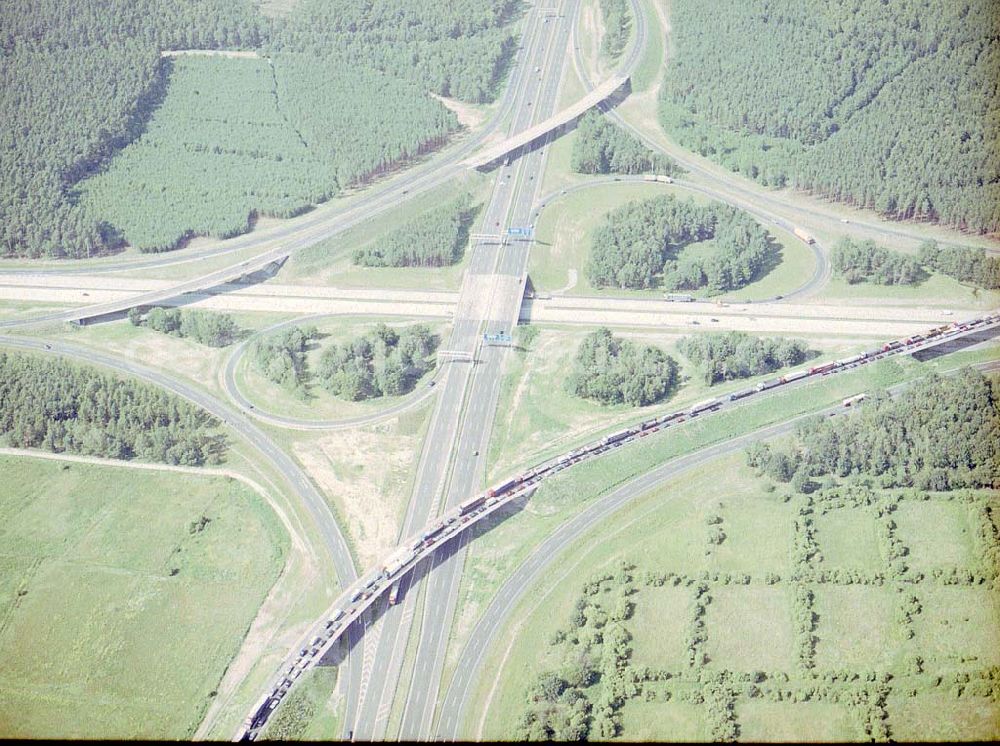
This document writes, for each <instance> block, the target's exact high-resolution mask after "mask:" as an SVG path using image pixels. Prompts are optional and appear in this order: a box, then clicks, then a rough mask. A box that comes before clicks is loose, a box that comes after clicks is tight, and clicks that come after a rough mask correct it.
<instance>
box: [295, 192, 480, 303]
mask: <svg viewBox="0 0 1000 746" xmlns="http://www.w3.org/2000/svg"><path fill="white" fill-rule="evenodd" d="M491 188H492V181H491V180H490V179H488V178H487V177H486V176H484V175H483V174H480V173H478V172H463V173H462V174H460V175H459V176H457V177H456V178H455V179H453V180H451V181H449V182H448V184H446V185H445V186H441V187H438V188H436V189H432V190H431V191H429V192H427V193H426V194H420V195H417V196H415V197H412V198H411V199H408V200H406V201H405V202H403V203H402V204H400V205H399V206H398V207H397V208H394V209H392V210H389V211H387V212H383V213H381V214H379V215H377V216H375V217H373V218H371V219H369V220H365V221H364V222H362V223H359V224H358V225H356V226H354V227H352V228H349V229H348V230H346V231H344V232H343V233H341V234H340V235H338V236H335V237H333V238H329V239H326V240H324V241H320V242H319V243H316V244H315V245H313V246H310V247H308V248H306V249H303V250H302V251H299V252H296V253H295V254H294V255H293V256H292V258H291V259H290V260H289V262H288V263H287V264H286V265H285V266H284V267H283V268H282V270H281V271H280V272H279V273H278V279H277V281H278V282H289V283H301V284H310V285H317V284H319V285H334V286H336V287H343V288H350V287H364V288H372V287H378V288H400V289H416V290H457V289H458V288H459V286H460V285H461V281H462V274H463V273H464V272H465V267H466V266H467V264H468V253H467V252H466V253H465V254H463V257H462V260H461V261H460V262H458V263H457V264H455V265H452V266H450V267H358V266H355V265H354V264H352V263H351V255H352V253H353V252H354V250H355V249H360V248H363V247H364V246H367V245H369V244H371V243H373V242H375V241H376V240H377V239H378V238H379V237H380V236H383V235H385V234H387V233H389V232H390V231H393V230H395V229H397V228H399V227H401V226H402V225H404V224H405V223H407V222H409V221H410V220H412V219H414V218H415V217H417V216H418V215H420V214H421V213H423V212H426V211H428V210H431V209H433V208H435V207H439V206H441V205H442V204H445V203H448V202H451V201H453V200H454V199H456V198H457V197H458V196H459V195H460V194H462V193H463V192H469V193H471V194H472V197H473V204H483V203H484V202H485V201H486V200H487V199H488V198H489V195H490V191H491ZM480 222H481V219H480V218H477V220H476V222H473V224H472V227H471V229H470V230H471V232H476V231H478V230H479V229H480V225H479V223H480Z"/></svg>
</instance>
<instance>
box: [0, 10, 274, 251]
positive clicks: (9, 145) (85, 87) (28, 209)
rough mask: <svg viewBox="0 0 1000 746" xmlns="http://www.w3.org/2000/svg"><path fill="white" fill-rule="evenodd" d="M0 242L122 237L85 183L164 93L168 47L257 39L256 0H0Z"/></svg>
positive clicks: (8, 246)
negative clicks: (90, 208) (89, 200)
mask: <svg viewBox="0 0 1000 746" xmlns="http://www.w3.org/2000/svg"><path fill="white" fill-rule="evenodd" d="M0 25H2V28H3V31H4V34H3V54H0V89H2V90H3V92H4V95H3V96H0V119H2V120H3V121H4V122H6V123H7V124H6V126H4V127H3V128H2V129H0V173H2V175H3V176H2V178H0V215H2V216H3V219H2V220H0V247H2V248H0V251H2V253H3V254H4V255H6V256H33V257H34V256H66V255H68V256H76V257H79V256H84V257H85V256H90V255H92V254H95V253H99V252H102V251H106V250H108V249H109V248H112V247H114V246H115V245H116V244H117V241H118V237H117V235H116V233H115V231H113V230H112V228H111V226H110V225H108V224H107V223H106V221H103V220H102V219H101V218H100V217H99V216H94V215H92V214H90V213H88V212H87V211H86V210H85V209H84V208H83V207H82V206H81V205H79V204H78V202H77V199H76V197H75V195H74V188H75V186H76V185H77V183H78V182H79V181H80V180H81V179H82V178H83V177H85V176H86V175H87V174H90V173H93V172H95V171H97V170H99V169H100V168H101V167H102V166H103V165H105V164H106V163H107V161H108V159H109V158H110V157H111V156H112V155H113V154H114V153H115V152H116V151H117V150H119V149H120V148H122V147H123V146H124V145H125V144H126V143H128V142H129V141H131V140H133V139H135V138H136V137H137V136H138V135H139V133H140V132H141V131H142V129H143V127H144V126H145V122H146V120H147V119H148V117H149V115H150V113H151V112H152V110H153V109H154V108H155V107H156V106H157V105H158V104H159V102H160V101H161V100H162V99H163V97H164V94H165V90H166V86H167V80H168V75H167V67H166V66H165V65H164V64H163V61H162V60H161V58H160V56H159V52H160V50H163V49H182V48H187V47H200V48H204V49H212V48H217V47H231V48H239V47H246V46H256V45H258V44H259V43H260V42H261V40H262V38H263V33H264V25H263V22H262V19H260V18H259V17H258V16H257V13H256V9H255V3H254V2H253V1H252V0H232V1H230V0H206V1H205V2H195V0H111V1H105V0H72V2H70V0H11V1H10V2H5V3H3V4H2V5H0Z"/></svg>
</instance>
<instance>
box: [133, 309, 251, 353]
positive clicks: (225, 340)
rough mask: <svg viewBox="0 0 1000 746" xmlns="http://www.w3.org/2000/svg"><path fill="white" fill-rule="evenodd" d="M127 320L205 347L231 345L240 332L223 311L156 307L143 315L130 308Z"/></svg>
mask: <svg viewBox="0 0 1000 746" xmlns="http://www.w3.org/2000/svg"><path fill="white" fill-rule="evenodd" d="M128 320H129V321H130V322H131V323H132V326H148V327H149V328H150V329H152V330H154V331H157V332H162V333H163V334H174V335H176V336H178V337H187V338H189V339H193V340H194V341H195V342H200V343H201V344H203V345H208V346H209V347H226V346H227V345H231V344H232V343H233V342H235V341H236V338H237V337H238V336H239V334H240V330H239V327H238V326H237V325H236V322H235V321H233V317H232V316H230V315H229V314H227V313H213V312H211V311H198V310H187V309H180V308H160V307H158V306H157V307H155V308H151V309H149V311H147V312H146V313H145V314H143V313H142V310H141V309H139V308H131V309H129V312H128Z"/></svg>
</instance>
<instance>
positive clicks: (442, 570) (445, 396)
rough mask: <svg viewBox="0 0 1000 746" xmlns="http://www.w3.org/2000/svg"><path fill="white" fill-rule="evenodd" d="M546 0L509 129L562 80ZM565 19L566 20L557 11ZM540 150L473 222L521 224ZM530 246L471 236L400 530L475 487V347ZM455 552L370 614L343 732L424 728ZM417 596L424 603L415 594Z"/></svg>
mask: <svg viewBox="0 0 1000 746" xmlns="http://www.w3.org/2000/svg"><path fill="white" fill-rule="evenodd" d="M560 5H562V4H561V3H560V4H555V3H552V4H550V5H548V6H545V5H543V4H540V5H537V6H535V7H534V8H533V9H532V10H531V11H529V13H528V16H527V17H526V19H525V38H526V43H525V44H524V48H523V50H522V57H521V58H520V59H519V60H518V67H519V70H520V72H521V74H522V76H523V77H522V80H523V87H521V88H520V94H519V96H518V99H517V102H518V103H517V105H516V107H515V114H514V119H513V121H512V122H511V128H510V132H511V133H516V132H519V131H522V130H525V129H527V128H529V127H530V126H531V125H532V123H533V122H535V121H538V120H540V119H544V118H545V117H546V116H548V114H550V113H551V111H552V110H553V109H554V108H555V105H556V101H557V93H558V85H559V81H560V79H561V66H562V61H563V54H562V52H563V50H564V49H565V47H566V42H567V39H568V34H569V29H570V27H571V25H570V23H569V21H570V20H571V19H572V18H574V17H575V10H576V4H575V3H573V4H569V7H570V10H569V12H568V13H564V14H563V15H562V17H559V16H555V17H553V16H546V15H544V11H545V10H546V9H547V8H558V7H560ZM566 16H568V18H567V17H566ZM544 154H545V151H544V149H537V150H535V151H533V152H530V153H527V154H524V155H523V156H522V157H520V158H516V159H513V160H512V161H510V162H509V163H507V164H506V165H504V166H502V167H501V168H500V170H499V171H498V172H497V174H496V181H495V184H494V190H493V194H492V195H491V198H490V201H489V203H488V205H487V207H486V209H485V210H484V213H483V222H482V226H481V227H480V231H481V232H482V233H484V234H496V233H501V234H503V233H505V232H506V229H507V228H508V227H522V226H528V225H529V224H530V215H531V206H532V204H534V201H535V196H536V193H537V188H538V184H539V180H540V178H541V173H542V169H543V165H544ZM528 247H529V244H528V243H525V242H519V241H511V242H506V243H504V242H501V243H499V244H498V243H496V242H494V241H483V242H477V243H475V244H474V245H473V247H472V257H471V260H470V266H469V269H468V270H467V272H466V275H465V278H464V282H463V286H462V290H461V292H460V294H459V301H458V307H457V309H456V312H455V324H454V331H453V334H452V338H451V340H450V341H449V342H448V343H447V347H448V349H451V350H465V351H469V352H476V350H477V348H479V349H478V354H477V355H476V357H477V362H476V364H475V365H468V364H463V363H460V362H456V363H452V364H451V366H452V367H451V372H450V373H449V375H448V377H447V379H446V380H445V381H444V383H443V385H439V386H438V388H439V389H440V390H441V393H440V398H439V399H438V401H437V406H436V409H435V411H434V414H433V416H432V424H431V429H430V432H429V433H428V438H427V440H426V442H425V447H424V453H423V454H422V457H421V462H420V466H419V471H418V477H417V481H416V485H415V489H414V493H413V499H412V500H411V503H410V508H409V510H408V512H407V516H406V521H405V522H404V527H403V534H402V535H403V536H408V535H410V533H412V532H413V531H415V530H416V529H417V528H419V527H421V526H423V525H424V524H426V523H427V520H428V518H429V517H431V516H432V515H433V514H434V513H437V512H441V511H442V510H444V509H446V508H448V507H449V506H451V505H454V504H456V503H457V502H459V501H460V500H462V499H464V498H465V497H467V496H468V495H469V494H471V493H472V492H475V491H476V490H477V488H478V487H480V486H481V484H482V479H483V459H482V457H481V455H480V454H485V453H486V450H487V446H488V440H489V435H490V430H491V428H492V419H493V412H494V410H495V406H496V399H497V395H498V392H499V383H500V374H501V369H502V365H501V363H502V355H503V348H502V347H495V346H489V345H486V346H484V345H482V334H483V333H495V332H498V331H505V332H508V333H510V332H511V331H512V327H513V326H514V325H515V324H516V323H517V318H518V315H519V311H520V304H521V296H522V294H523V284H522V283H523V279H524V274H525V271H526V268H527V259H528ZM463 560H464V552H463V551H462V547H461V546H459V547H457V548H452V550H451V551H449V552H447V553H439V554H438V555H435V556H434V557H433V558H431V559H430V560H429V564H430V567H429V568H425V569H424V570H422V571H421V572H422V573H423V576H424V579H423V580H422V581H421V582H420V583H419V584H417V585H415V586H414V587H412V588H409V589H408V591H407V593H406V595H405V599H404V601H403V603H402V604H400V605H398V606H395V607H392V608H390V609H389V610H388V612H387V613H386V614H384V615H383V616H382V617H381V619H380V621H379V622H378V628H377V630H376V631H375V635H374V636H373V638H372V639H376V640H377V643H375V644H376V648H375V652H374V654H373V655H372V656H371V660H372V665H371V666H370V668H369V670H368V671H367V672H366V673H368V677H367V680H365V681H363V682H361V683H362V686H363V691H362V696H360V697H359V703H358V707H357V709H356V710H353V711H352V710H350V709H349V710H348V712H349V713H350V712H354V713H355V714H354V717H353V718H350V719H349V722H350V725H349V726H348V732H349V733H350V732H351V731H353V737H354V738H359V739H373V738H382V737H389V738H394V737H401V738H404V739H413V738H420V737H422V736H424V735H425V734H427V733H429V732H430V729H431V726H432V723H433V720H434V714H435V708H436V704H437V694H438V687H439V683H440V677H441V671H442V668H443V665H444V654H445V648H446V646H447V642H448V631H449V630H450V629H451V622H452V618H453V615H454V607H455V601H456V598H457V589H458V582H459V578H460V575H461V566H462V562H463ZM421 594H423V595H424V597H425V599H426V602H424V603H420V601H421V600H422V599H421ZM411 625H417V626H418V628H419V633H418V638H417V642H416V651H415V661H414V663H413V665H412V668H411V672H410V676H409V679H407V678H406V677H405V676H402V674H403V673H404V672H403V671H402V664H403V660H404V657H405V653H406V645H407V644H408V642H409V638H410V628H411ZM397 697H398V698H399V699H400V701H401V702H403V705H402V708H403V709H402V713H401V725H400V727H399V731H398V732H397V733H388V732H387V730H386V729H387V726H388V720H389V715H390V711H391V707H392V703H393V701H394V700H395V699H396V698H397Z"/></svg>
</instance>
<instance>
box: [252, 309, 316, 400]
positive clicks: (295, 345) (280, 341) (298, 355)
mask: <svg viewBox="0 0 1000 746" xmlns="http://www.w3.org/2000/svg"><path fill="white" fill-rule="evenodd" d="M318 336H319V332H318V331H317V329H316V327H315V326H309V327H301V326H293V327H291V328H289V329H285V330H283V331H280V332H277V333H275V334H270V335H267V336H265V337H263V338H261V339H258V340H257V341H255V342H254V343H253V345H252V346H251V347H250V360H251V361H252V363H253V366H254V368H256V370H257V371H258V372H259V373H260V374H261V375H263V376H264V377H265V378H266V379H267V380H269V381H271V382H273V383H277V384H279V385H281V386H284V387H285V388H287V389H289V390H290V391H292V392H293V393H295V394H297V395H298V396H300V397H303V398H304V397H305V396H306V389H305V384H306V382H307V380H308V377H309V372H308V369H307V367H306V352H307V351H308V349H309V343H310V342H312V340H314V339H316V338H317V337H318Z"/></svg>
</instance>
